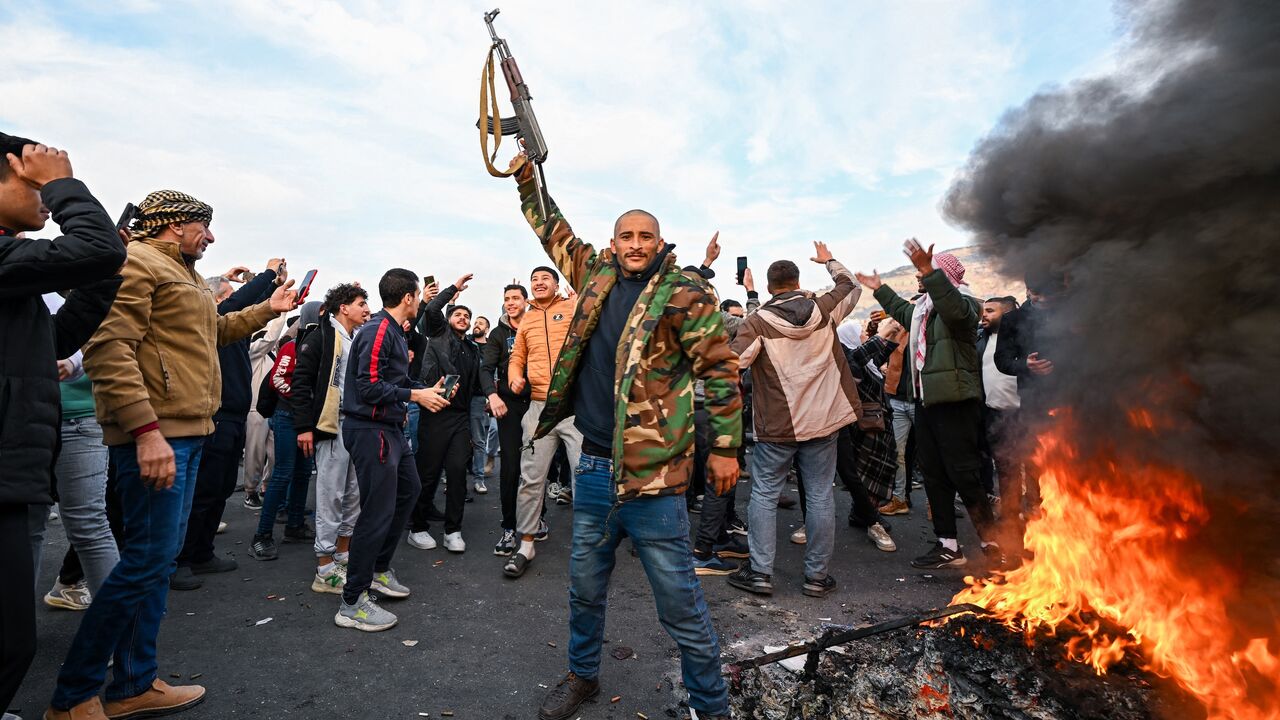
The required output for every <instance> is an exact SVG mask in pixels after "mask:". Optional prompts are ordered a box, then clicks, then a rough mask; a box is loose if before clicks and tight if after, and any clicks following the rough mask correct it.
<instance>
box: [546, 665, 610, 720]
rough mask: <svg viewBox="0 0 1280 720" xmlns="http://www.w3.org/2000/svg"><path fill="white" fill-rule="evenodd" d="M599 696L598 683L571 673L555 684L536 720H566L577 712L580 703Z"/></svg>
mask: <svg viewBox="0 0 1280 720" xmlns="http://www.w3.org/2000/svg"><path fill="white" fill-rule="evenodd" d="M599 694H600V682H599V681H598V680H587V679H585V678H580V677H578V676H577V675H575V674H573V673H569V674H568V675H565V676H564V679H563V680H561V681H560V682H558V683H556V686H555V687H553V688H551V692H549V693H547V697H546V698H545V699H544V700H543V701H542V707H540V708H538V720H566V718H571V717H573V716H574V714H575V713H577V712H578V708H579V707H582V703H584V702H586V701H587V700H590V699H591V698H593V697H595V696H596V695H599Z"/></svg>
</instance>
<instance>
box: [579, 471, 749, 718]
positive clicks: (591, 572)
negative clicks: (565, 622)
mask: <svg viewBox="0 0 1280 720" xmlns="http://www.w3.org/2000/svg"><path fill="white" fill-rule="evenodd" d="M616 500H617V492H616V490H615V489H614V484H613V473H612V462H611V461H610V460H608V459H606V458H600V457H593V456H591V455H583V456H582V460H581V462H580V463H579V464H578V473H577V488H576V489H575V491H574V494H573V554H572V555H571V556H570V559H569V669H570V670H571V671H573V672H574V673H576V674H577V675H579V676H581V677H583V678H595V677H596V676H597V675H599V673H600V652H601V649H602V647H603V645H602V643H603V641H604V616H605V609H606V607H607V605H608V596H609V576H610V575H611V574H612V573H613V566H614V553H615V552H616V551H617V549H618V543H619V542H621V541H622V537H623V536H624V535H629V536H631V543H632V545H633V546H634V547H635V549H636V552H637V553H638V554H639V555H640V564H641V565H643V566H644V572H645V575H647V576H648V577H649V587H651V588H653V598H654V602H655V603H656V604H657V606H658V620H659V622H661V623H662V626H663V627H664V628H665V629H666V631H667V634H669V635H670V636H671V638H672V639H673V640H675V641H676V645H678V646H680V668H681V671H682V673H683V676H684V686H685V688H686V689H687V690H688V691H689V706H690V707H692V708H693V709H695V710H697V711H698V712H700V713H704V714H709V715H728V714H729V690H728V688H727V687H726V686H725V682H724V678H722V677H721V676H720V643H719V640H718V639H717V638H716V633H715V631H714V630H713V629H712V627H711V614H710V613H709V612H708V611H707V601H706V600H705V599H704V598H703V596H702V586H701V585H700V584H699V583H698V576H697V575H695V574H694V572H693V552H692V551H691V550H690V548H689V515H688V512H687V510H686V509H685V501H684V498H683V497H681V496H679V495H666V496H662V497H643V498H638V499H635V500H630V501H627V502H625V503H622V504H620V505H615V502H616Z"/></svg>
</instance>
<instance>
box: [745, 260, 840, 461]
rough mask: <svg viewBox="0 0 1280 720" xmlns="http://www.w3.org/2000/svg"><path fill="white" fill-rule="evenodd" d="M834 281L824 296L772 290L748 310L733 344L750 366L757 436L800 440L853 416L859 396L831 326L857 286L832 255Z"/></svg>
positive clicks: (829, 430)
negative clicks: (773, 292) (761, 302)
mask: <svg viewBox="0 0 1280 720" xmlns="http://www.w3.org/2000/svg"><path fill="white" fill-rule="evenodd" d="M827 271H828V272H830V273H831V279H832V280H834V281H835V287H833V288H831V289H830V290H828V291H827V292H825V293H822V294H821V295H815V294H813V293H811V292H808V291H806V290H794V291H791V292H785V293H782V294H780V295H775V296H774V297H773V299H771V300H770V301H769V302H767V303H765V304H764V305H762V306H760V310H759V311H757V312H756V313H754V314H752V315H748V316H747V318H746V320H745V321H743V323H742V327H741V328H739V329H738V334H737V336H736V337H734V340H733V342H732V343H731V344H730V346H731V347H732V348H733V350H734V351H735V352H737V353H738V361H739V363H740V364H741V366H742V367H749V368H751V392H752V402H753V403H754V406H753V410H752V415H751V417H752V420H753V422H754V423H755V431H756V441H757V442H772V443H792V442H805V441H807V440H814V439H817V438H823V437H826V436H828V435H830V434H832V433H834V432H837V431H838V430H840V428H843V427H844V426H846V425H848V424H850V423H852V422H854V421H855V420H857V419H858V414H859V413H860V412H861V410H862V403H861V401H860V400H859V399H858V386H857V384H856V383H855V382H854V380H853V376H852V375H851V374H850V372H849V363H848V362H847V361H846V360H845V356H844V348H843V347H842V346H841V345H840V339H839V337H837V335H836V327H837V326H838V325H839V323H840V321H841V320H843V319H844V318H845V317H846V316H848V314H849V312H850V311H851V310H853V306H854V305H856V304H857V302H858V297H859V295H860V294H861V292H862V288H861V287H859V286H858V284H857V283H856V282H854V280H853V273H850V272H849V271H848V270H847V269H846V268H845V267H844V266H843V265H841V264H840V263H838V262H836V261H835V260H831V261H829V262H827Z"/></svg>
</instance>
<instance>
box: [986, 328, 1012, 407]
mask: <svg viewBox="0 0 1280 720" xmlns="http://www.w3.org/2000/svg"><path fill="white" fill-rule="evenodd" d="M999 340H1000V336H999V335H992V336H991V337H990V338H988V339H987V349H986V350H985V351H984V352H983V353H982V389H983V390H984V391H985V392H986V395H987V407H989V408H991V409H992V410H1017V409H1018V378H1016V377H1014V376H1013V375H1005V374H1004V373H1002V372H1000V370H999V369H997V368H996V342H997V341H999Z"/></svg>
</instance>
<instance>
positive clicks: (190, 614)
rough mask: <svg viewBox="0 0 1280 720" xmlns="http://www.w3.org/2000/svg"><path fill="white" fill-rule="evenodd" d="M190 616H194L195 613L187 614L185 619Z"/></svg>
mask: <svg viewBox="0 0 1280 720" xmlns="http://www.w3.org/2000/svg"><path fill="white" fill-rule="evenodd" d="M192 615H195V613H187V617H191V616H192Z"/></svg>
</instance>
